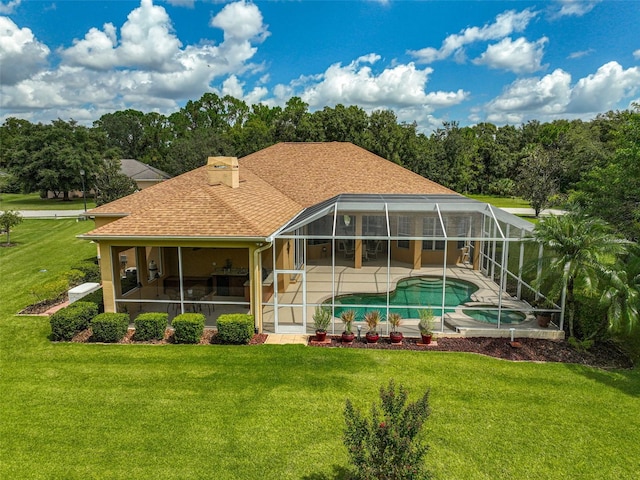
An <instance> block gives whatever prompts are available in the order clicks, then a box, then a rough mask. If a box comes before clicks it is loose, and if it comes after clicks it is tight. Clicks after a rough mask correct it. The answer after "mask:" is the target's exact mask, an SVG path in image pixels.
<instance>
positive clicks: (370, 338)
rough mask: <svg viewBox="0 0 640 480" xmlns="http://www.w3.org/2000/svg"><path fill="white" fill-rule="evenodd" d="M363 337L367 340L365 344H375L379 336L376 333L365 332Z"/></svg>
mask: <svg viewBox="0 0 640 480" xmlns="http://www.w3.org/2000/svg"><path fill="white" fill-rule="evenodd" d="M365 336H366V338H367V343H376V342H377V341H378V340H380V335H379V334H378V332H367V334H366V335H365Z"/></svg>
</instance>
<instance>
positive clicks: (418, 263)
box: [409, 218, 424, 270]
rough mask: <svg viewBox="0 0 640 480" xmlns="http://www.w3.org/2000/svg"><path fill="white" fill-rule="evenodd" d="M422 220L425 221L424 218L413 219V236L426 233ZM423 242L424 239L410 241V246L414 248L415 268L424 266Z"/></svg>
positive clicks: (412, 252) (418, 268)
mask: <svg viewBox="0 0 640 480" xmlns="http://www.w3.org/2000/svg"><path fill="white" fill-rule="evenodd" d="M422 222H423V219H422V218H414V219H413V236H414V237H422V236H423V235H424V231H423V230H424V229H423V223H422ZM422 242H423V240H410V241H409V246H410V248H411V250H412V251H411V254H412V257H413V268H414V270H420V269H421V268H422Z"/></svg>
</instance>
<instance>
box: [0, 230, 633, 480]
mask: <svg viewBox="0 0 640 480" xmlns="http://www.w3.org/2000/svg"><path fill="white" fill-rule="evenodd" d="M90 227H91V224H90V223H89V222H79V223H76V222H73V221H68V220H58V221H54V220H48V221H44V220H41V221H34V220H27V221H25V222H24V223H23V224H22V225H20V226H19V227H17V228H16V233H15V240H16V241H17V242H18V243H19V245H18V246H17V247H12V248H2V249H0V269H1V272H0V274H1V277H0V278H2V281H1V282H0V361H1V363H0V365H1V369H2V370H1V375H0V391H1V392H2V415H1V416H0V439H2V441H0V478H11V479H19V478H30V479H31V478H34V479H40V478H42V479H45V478H47V479H49V478H65V479H86V478H108V479H133V478H136V479H137V478H150V479H170V478H176V479H185V478H215V479H253V478H261V479H318V480H320V479H339V478H345V477H344V475H343V472H344V470H343V468H344V466H345V465H346V462H347V456H346V452H345V450H344V447H343V446H342V442H341V434H342V425H343V419H342V411H343V407H344V401H345V399H346V398H347V397H349V398H351V399H352V400H353V401H354V403H355V404H356V406H358V407H361V408H368V406H369V405H370V403H371V402H372V401H373V400H374V398H377V391H378V388H379V387H380V386H381V385H382V384H387V382H388V380H389V379H390V378H394V379H395V380H396V383H401V384H404V385H405V386H407V387H408V388H409V390H410V392H411V393H412V395H411V398H412V399H414V398H416V397H417V396H418V394H419V393H420V392H422V391H423V389H425V388H428V387H430V388H431V407H432V412H433V413H432V416H431V419H430V420H429V421H428V422H427V431H426V438H427V441H428V443H429V444H430V445H431V450H430V451H429V453H428V455H427V459H428V464H429V468H430V470H431V472H432V473H433V474H434V477H435V478H439V479H465V480H466V479H487V480H488V479H492V480H493V479H545V480H546V479H572V480H573V479H578V478H579V479H603V478H615V479H635V478H636V477H637V472H638V466H639V465H640V464H639V460H638V459H639V458H640V398H639V397H640V370H639V369H635V370H633V371H614V372H604V371H599V370H595V369H591V368H586V367H579V366H574V365H562V364H535V363H512V362H506V361H502V360H496V359H492V358H487V357H481V356H477V355H472V354H458V353H446V352H400V351H380V350H378V351H368V350H348V349H325V348H311V347H303V346H296V345H291V346H268V345H262V346H254V347H223V346H187V345H165V346H152V345H133V346H132V345H85V344H68V343H60V344H58V343H51V342H50V341H49V340H48V338H47V336H48V334H49V325H48V321H47V319H46V318H42V317H16V316H14V315H13V314H14V313H15V312H16V311H17V310H18V309H19V308H20V307H22V306H25V305H26V304H28V303H29V301H30V299H29V295H28V293H25V289H26V288H28V286H29V284H30V283H32V282H37V281H40V280H41V278H40V275H41V274H40V272H39V266H40V265H45V267H46V268H47V270H48V272H47V273H46V274H53V273H55V272H61V271H64V270H65V269H66V268H68V266H69V265H70V264H71V263H72V262H75V261H77V260H78V259H82V258H85V257H88V256H90V255H92V254H94V252H95V251H94V247H95V246H94V245H91V244H88V243H87V244H85V245H82V244H81V242H79V241H77V240H74V239H73V236H74V235H76V234H78V233H80V232H81V231H82V230H86V229H89V228H90ZM69 246H71V247H72V248H69ZM31 257H34V258H33V259H30V258H31ZM46 274H44V273H43V275H46Z"/></svg>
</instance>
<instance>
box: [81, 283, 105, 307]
mask: <svg viewBox="0 0 640 480" xmlns="http://www.w3.org/2000/svg"><path fill="white" fill-rule="evenodd" d="M82 301H83V302H91V303H95V304H96V305H97V306H98V313H104V297H103V296H102V287H100V288H99V289H98V290H96V291H95V292H91V293H90V294H89V295H85V296H84V297H82Z"/></svg>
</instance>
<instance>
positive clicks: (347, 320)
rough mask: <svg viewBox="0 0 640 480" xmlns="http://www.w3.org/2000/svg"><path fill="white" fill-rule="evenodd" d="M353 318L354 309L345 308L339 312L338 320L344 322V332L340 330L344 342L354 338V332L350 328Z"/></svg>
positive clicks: (354, 314)
mask: <svg viewBox="0 0 640 480" xmlns="http://www.w3.org/2000/svg"><path fill="white" fill-rule="evenodd" d="M355 319H356V312H355V310H345V311H344V312H342V313H341V314H340V320H342V323H344V332H342V341H343V342H344V343H351V342H353V339H354V338H355V334H354V333H353V331H352V330H351V329H352V328H353V321H354V320H355Z"/></svg>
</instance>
